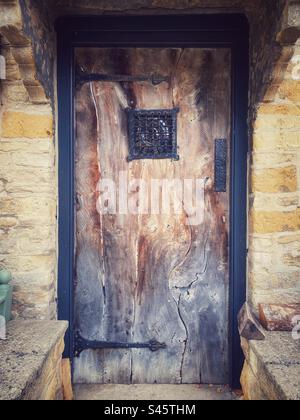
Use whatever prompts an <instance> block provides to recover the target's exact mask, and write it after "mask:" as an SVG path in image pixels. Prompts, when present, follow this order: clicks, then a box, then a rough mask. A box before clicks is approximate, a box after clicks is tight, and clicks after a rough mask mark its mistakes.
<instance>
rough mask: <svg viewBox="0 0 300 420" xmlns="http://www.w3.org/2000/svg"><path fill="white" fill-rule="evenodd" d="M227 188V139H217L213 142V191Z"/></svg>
mask: <svg viewBox="0 0 300 420" xmlns="http://www.w3.org/2000/svg"><path fill="white" fill-rule="evenodd" d="M226 190H227V140H226V139H217V140H216V142H215V191H216V192H226Z"/></svg>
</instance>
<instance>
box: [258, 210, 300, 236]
mask: <svg viewBox="0 0 300 420" xmlns="http://www.w3.org/2000/svg"><path fill="white" fill-rule="evenodd" d="M298 230H300V209H297V210H295V211H293V212H271V211H269V212H267V211H252V212H251V231H252V232H253V233H274V232H293V231H298Z"/></svg>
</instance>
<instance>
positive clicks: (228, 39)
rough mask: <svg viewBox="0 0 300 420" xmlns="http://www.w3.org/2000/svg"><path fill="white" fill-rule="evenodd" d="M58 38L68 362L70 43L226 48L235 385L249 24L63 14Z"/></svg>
mask: <svg viewBox="0 0 300 420" xmlns="http://www.w3.org/2000/svg"><path fill="white" fill-rule="evenodd" d="M56 30H57V40H58V67H57V78H58V79H57V80H58V82H57V83H58V87H57V88H58V138H59V145H58V149H59V163H58V167H59V225H58V228H59V233H58V235H59V258H58V317H59V319H61V320H67V321H69V325H70V327H69V330H68V332H67V334H66V338H65V340H66V348H65V354H64V357H67V358H70V359H71V360H73V347H74V346H73V344H74V343H73V322H74V314H73V308H74V296H73V279H74V245H75V238H74V226H75V224H74V203H75V199H74V197H75V190H74V127H75V121H74V104H73V91H74V72H75V70H74V57H73V55H74V54H73V51H74V48H76V47H80V46H81V47H83V46H86V47H88V46H110V47H112V46H124V47H134V46H140V47H147V46H148V47H158V46H159V47H163V46H166V47H167V46H169V47H171V46H173V47H175V46H177V47H180V46H186V47H187V46H189V47H193V46H194V47H197V46H198V47H202V48H205V47H212V48H213V47H215V48H222V47H223V48H224V47H227V48H231V49H232V66H233V67H232V82H233V83H232V139H231V179H230V184H231V197H230V205H231V211H230V226H231V228H230V259H229V264H230V270H229V276H230V337H229V341H230V370H231V372H230V384H231V386H233V387H235V388H239V386H240V373H241V369H242V364H243V354H242V351H241V346H240V337H239V333H238V323H237V316H238V312H239V310H240V308H241V307H242V305H243V304H244V302H245V300H246V261H247V199H248V194H247V157H248V127H247V115H248V87H249V24H248V21H247V19H246V17H245V16H244V15H239V14H236V15H193V16H189V15H181V16H178V15H169V16H143V17H141V16H114V17H112V16H106V17H86V18H82V17H65V18H60V19H58V20H57V22H56Z"/></svg>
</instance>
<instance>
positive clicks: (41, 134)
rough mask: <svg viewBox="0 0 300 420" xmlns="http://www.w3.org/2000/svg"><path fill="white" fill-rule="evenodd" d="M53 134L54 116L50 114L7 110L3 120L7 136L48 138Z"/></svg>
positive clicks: (3, 129) (3, 132)
mask: <svg viewBox="0 0 300 420" xmlns="http://www.w3.org/2000/svg"><path fill="white" fill-rule="evenodd" d="M52 135H53V118H52V116H49V115H34V114H25V113H23V112H11V111H6V112H4V114H3V120H2V136H3V137H5V138H21V137H26V138H32V139H34V138H48V137H51V136H52Z"/></svg>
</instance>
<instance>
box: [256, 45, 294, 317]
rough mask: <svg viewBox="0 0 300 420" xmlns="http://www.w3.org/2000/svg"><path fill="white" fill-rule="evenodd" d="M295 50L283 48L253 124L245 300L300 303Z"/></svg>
mask: <svg viewBox="0 0 300 420" xmlns="http://www.w3.org/2000/svg"><path fill="white" fill-rule="evenodd" d="M299 64H300V48H299V47H297V46H295V47H292V46H284V47H283V48H282V49H281V52H280V57H279V58H278V60H277V63H276V65H275V67H274V68H273V80H272V83H269V84H266V86H265V94H264V98H263V100H262V102H261V103H260V104H259V105H258V106H257V109H256V112H257V116H256V119H255V121H254V124H253V148H252V150H253V152H252V163H251V171H250V194H251V195H250V247H249V249H250V253H249V284H248V291H249V302H250V303H252V305H253V307H254V308H255V309H257V305H258V304H259V303H299V302H300V201H299V199H300V83H299V80H300V67H299Z"/></svg>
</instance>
